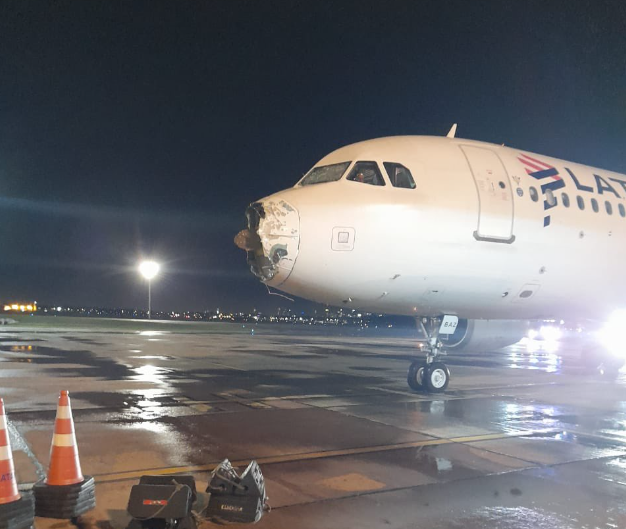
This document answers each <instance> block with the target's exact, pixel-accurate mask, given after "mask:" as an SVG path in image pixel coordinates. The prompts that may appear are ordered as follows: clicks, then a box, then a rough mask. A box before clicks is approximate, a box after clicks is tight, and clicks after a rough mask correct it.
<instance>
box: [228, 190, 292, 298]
mask: <svg viewBox="0 0 626 529" xmlns="http://www.w3.org/2000/svg"><path fill="white" fill-rule="evenodd" d="M246 217H247V219H248V228H247V229H245V230H242V231H240V232H239V233H238V234H237V235H236V236H235V244H236V245H237V246H238V247H239V248H241V249H242V250H245V251H246V252H247V256H248V264H249V265H250V270H251V272H252V273H253V274H254V275H255V276H257V277H258V278H259V279H260V280H261V281H263V282H264V283H268V284H270V285H272V286H277V285H279V284H281V283H283V282H284V281H285V280H286V279H287V277H289V274H291V270H292V269H293V265H294V263H295V260H296V256H297V255H298V249H299V243H300V217H299V215H298V212H297V210H296V209H295V208H294V207H293V206H292V205H291V204H289V203H287V202H286V201H285V200H283V199H280V198H276V197H270V198H267V199H264V201H263V203H261V202H255V203H253V204H251V205H250V207H249V208H248V209H247V210H246Z"/></svg>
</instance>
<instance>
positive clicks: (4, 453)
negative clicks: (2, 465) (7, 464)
mask: <svg viewBox="0 0 626 529" xmlns="http://www.w3.org/2000/svg"><path fill="white" fill-rule="evenodd" d="M7 459H11V447H9V446H0V461H6V460H7Z"/></svg>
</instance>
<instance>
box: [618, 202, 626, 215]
mask: <svg viewBox="0 0 626 529" xmlns="http://www.w3.org/2000/svg"><path fill="white" fill-rule="evenodd" d="M617 209H619V214H620V217H626V208H625V207H624V204H620V205H619V206H617Z"/></svg>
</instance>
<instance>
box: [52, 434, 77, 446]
mask: <svg viewBox="0 0 626 529" xmlns="http://www.w3.org/2000/svg"><path fill="white" fill-rule="evenodd" d="M52 444H53V445H54V446H74V445H75V444H76V440H75V439H74V434H73V433H55V434H54V437H53V438H52Z"/></svg>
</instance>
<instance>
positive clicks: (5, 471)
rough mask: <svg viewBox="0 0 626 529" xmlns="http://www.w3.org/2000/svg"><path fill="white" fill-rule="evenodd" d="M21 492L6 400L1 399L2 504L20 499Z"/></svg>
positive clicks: (0, 471)
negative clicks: (5, 406) (8, 429)
mask: <svg viewBox="0 0 626 529" xmlns="http://www.w3.org/2000/svg"><path fill="white" fill-rule="evenodd" d="M20 498H21V496H20V493H19V492H18V490H17V482H16V481H15V469H14V468H13V452H11V442H10V441H9V432H8V431H7V419H6V417H5V415H4V401H3V400H2V399H0V504H4V503H11V502H12V501H16V500H19V499H20Z"/></svg>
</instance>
